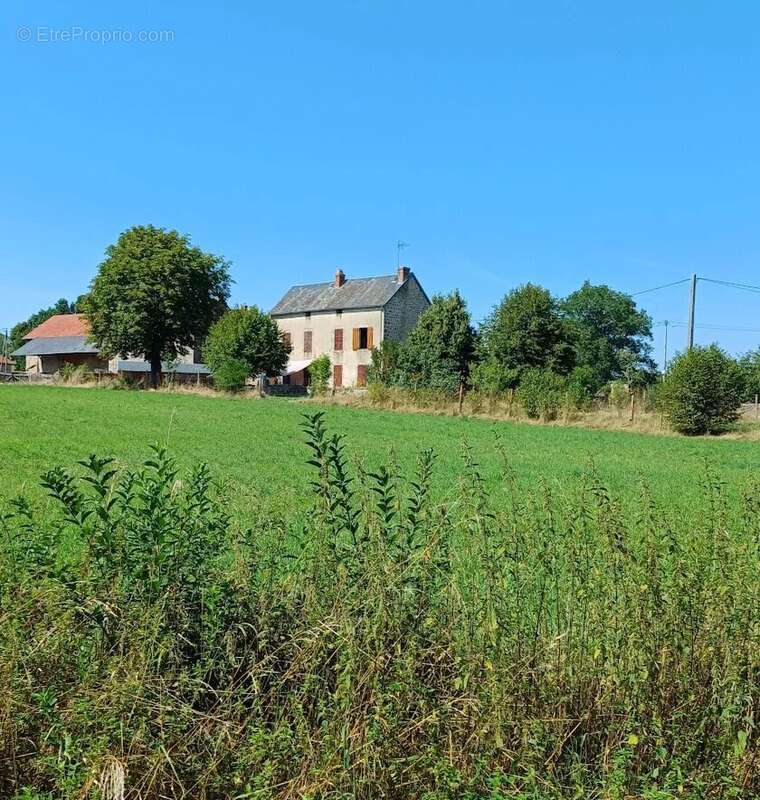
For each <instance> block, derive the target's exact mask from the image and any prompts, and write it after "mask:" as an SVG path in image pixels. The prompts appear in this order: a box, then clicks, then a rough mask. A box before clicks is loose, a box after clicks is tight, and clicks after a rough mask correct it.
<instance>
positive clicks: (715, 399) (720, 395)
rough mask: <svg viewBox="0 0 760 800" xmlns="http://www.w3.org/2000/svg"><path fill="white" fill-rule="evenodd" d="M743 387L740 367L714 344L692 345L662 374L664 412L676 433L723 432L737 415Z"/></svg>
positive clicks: (734, 420) (692, 434)
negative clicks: (663, 378) (663, 377)
mask: <svg viewBox="0 0 760 800" xmlns="http://www.w3.org/2000/svg"><path fill="white" fill-rule="evenodd" d="M744 386H745V384H744V375H743V373H742V370H741V367H740V366H739V364H738V363H737V362H736V361H735V360H734V359H733V358H730V357H729V356H728V355H726V353H725V352H724V351H723V350H721V349H720V348H719V347H718V346H717V345H715V344H713V345H710V346H709V347H693V348H692V349H691V350H689V351H688V352H686V353H682V354H681V355H679V356H678V357H677V358H675V359H674V360H673V362H672V363H671V365H670V368H669V369H668V371H667V374H666V375H665V380H664V382H663V385H662V389H661V390H660V392H661V398H662V407H663V411H664V412H665V415H666V416H667V418H668V420H669V421H670V424H671V425H672V426H673V428H674V429H675V430H677V431H679V433H685V434H687V435H690V436H695V435H700V434H706V433H710V434H715V433H722V432H724V431H726V430H728V429H729V428H730V427H731V426H732V425H733V423H734V422H736V420H737V419H738V418H739V409H740V407H741V400H742V393H743V392H744Z"/></svg>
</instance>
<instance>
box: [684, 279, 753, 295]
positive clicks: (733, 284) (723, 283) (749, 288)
mask: <svg viewBox="0 0 760 800" xmlns="http://www.w3.org/2000/svg"><path fill="white" fill-rule="evenodd" d="M699 280H701V281H706V282H707V283H717V284H719V285H720V286H730V287H732V288H734V289H743V290H744V291H746V292H754V293H758V292H760V286H754V285H753V284H751V283H737V282H736V281H721V280H717V279H716V278H700V279H699Z"/></svg>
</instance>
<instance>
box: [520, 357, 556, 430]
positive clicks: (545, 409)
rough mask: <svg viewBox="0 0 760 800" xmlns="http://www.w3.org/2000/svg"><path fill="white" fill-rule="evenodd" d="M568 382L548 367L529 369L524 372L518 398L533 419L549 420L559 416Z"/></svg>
mask: <svg viewBox="0 0 760 800" xmlns="http://www.w3.org/2000/svg"><path fill="white" fill-rule="evenodd" d="M566 389H567V382H566V380H565V378H563V377H562V376H561V375H557V373H556V372H552V371H551V370H548V369H529V370H527V371H526V372H525V373H523V378H522V381H521V382H520V385H519V386H518V387H517V393H516V398H517V401H518V402H519V403H520V405H521V406H522V407H523V410H524V411H525V413H526V414H527V415H528V416H529V417H530V418H531V419H538V418H539V417H540V418H541V419H542V420H544V421H545V422H548V421H549V420H553V419H556V418H557V414H558V412H559V409H560V408H561V407H562V403H563V400H564V398H565V392H566Z"/></svg>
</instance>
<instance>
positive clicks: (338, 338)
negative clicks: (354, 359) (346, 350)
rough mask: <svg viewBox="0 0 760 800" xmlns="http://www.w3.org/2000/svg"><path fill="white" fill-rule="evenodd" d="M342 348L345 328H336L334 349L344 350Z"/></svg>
mask: <svg viewBox="0 0 760 800" xmlns="http://www.w3.org/2000/svg"><path fill="white" fill-rule="evenodd" d="M342 349H343V328H336V329H335V336H334V341H333V350H342Z"/></svg>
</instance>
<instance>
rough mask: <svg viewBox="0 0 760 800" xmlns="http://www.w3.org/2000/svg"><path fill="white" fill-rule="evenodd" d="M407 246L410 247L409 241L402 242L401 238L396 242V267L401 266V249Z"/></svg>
mask: <svg viewBox="0 0 760 800" xmlns="http://www.w3.org/2000/svg"><path fill="white" fill-rule="evenodd" d="M405 247H409V242H402V241H401V239H399V240H398V241H397V242H396V269H398V268H399V267H400V266H401V251H402V250H403V249H404V248H405Z"/></svg>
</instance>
